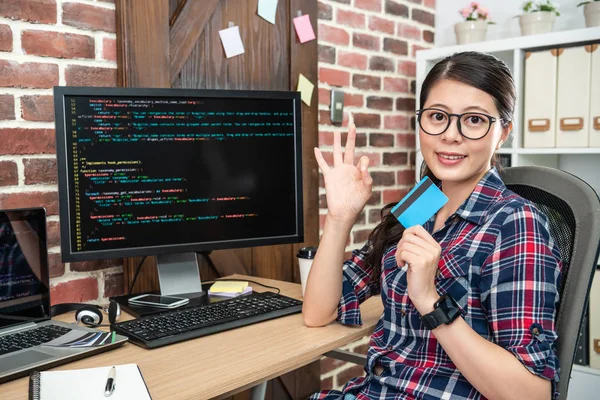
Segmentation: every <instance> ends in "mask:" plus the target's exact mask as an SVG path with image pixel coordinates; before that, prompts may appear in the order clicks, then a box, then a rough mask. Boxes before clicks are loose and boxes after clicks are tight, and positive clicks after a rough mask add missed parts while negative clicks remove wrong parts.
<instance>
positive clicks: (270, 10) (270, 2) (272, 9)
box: [258, 0, 278, 24]
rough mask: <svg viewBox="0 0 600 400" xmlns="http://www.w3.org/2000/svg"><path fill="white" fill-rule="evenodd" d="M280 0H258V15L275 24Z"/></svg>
mask: <svg viewBox="0 0 600 400" xmlns="http://www.w3.org/2000/svg"><path fill="white" fill-rule="evenodd" d="M277 1H278V0H258V15H259V16H260V17H262V18H264V19H265V20H267V21H269V22H270V23H272V24H275V13H276V12H277Z"/></svg>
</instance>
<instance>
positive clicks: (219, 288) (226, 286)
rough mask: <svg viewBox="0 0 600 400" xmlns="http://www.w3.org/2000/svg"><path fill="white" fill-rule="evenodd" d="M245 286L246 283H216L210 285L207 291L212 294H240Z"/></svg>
mask: <svg viewBox="0 0 600 400" xmlns="http://www.w3.org/2000/svg"><path fill="white" fill-rule="evenodd" d="M247 286H248V282H238V281H217V282H215V283H213V284H212V286H211V287H210V289H209V291H210V292H212V293H214V292H223V293H242V292H243V291H244V289H245V288H246V287H247Z"/></svg>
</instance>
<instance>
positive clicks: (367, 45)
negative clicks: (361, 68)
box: [352, 33, 380, 50]
mask: <svg viewBox="0 0 600 400" xmlns="http://www.w3.org/2000/svg"><path fill="white" fill-rule="evenodd" d="M379 42H380V41H379V38H378V37H377V36H373V35H367V34H366V33H355V34H353V35H352V44H353V45H354V46H356V47H360V48H361V49H367V50H379V47H380V43H379Z"/></svg>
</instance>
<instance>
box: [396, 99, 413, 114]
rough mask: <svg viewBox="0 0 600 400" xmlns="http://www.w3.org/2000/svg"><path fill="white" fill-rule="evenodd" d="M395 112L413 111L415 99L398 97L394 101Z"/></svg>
mask: <svg viewBox="0 0 600 400" xmlns="http://www.w3.org/2000/svg"><path fill="white" fill-rule="evenodd" d="M396 110H398V111H415V99H414V98H412V97H406V98H404V97H398V98H397V99H396Z"/></svg>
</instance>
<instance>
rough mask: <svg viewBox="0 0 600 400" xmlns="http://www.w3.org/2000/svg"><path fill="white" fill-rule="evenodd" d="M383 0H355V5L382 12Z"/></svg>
mask: <svg viewBox="0 0 600 400" xmlns="http://www.w3.org/2000/svg"><path fill="white" fill-rule="evenodd" d="M381 3H382V1H381V0H354V7H357V8H362V9H363V10H369V11H377V12H381Z"/></svg>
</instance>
